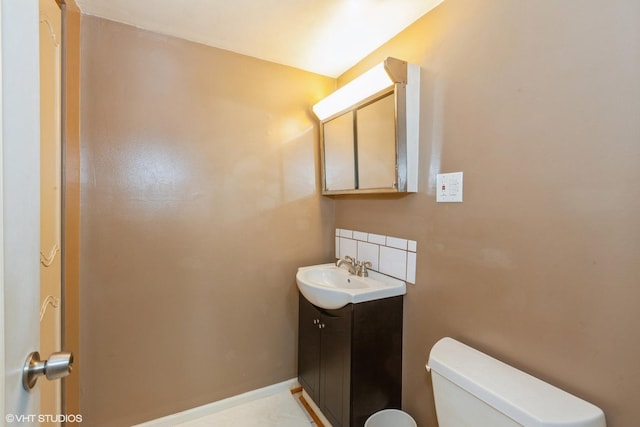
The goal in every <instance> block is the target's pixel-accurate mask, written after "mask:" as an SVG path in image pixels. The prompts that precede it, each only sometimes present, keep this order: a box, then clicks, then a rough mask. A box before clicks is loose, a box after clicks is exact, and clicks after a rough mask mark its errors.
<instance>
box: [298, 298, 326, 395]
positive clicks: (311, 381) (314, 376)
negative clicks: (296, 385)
mask: <svg viewBox="0 0 640 427" xmlns="http://www.w3.org/2000/svg"><path fill="white" fill-rule="evenodd" d="M320 317H321V314H320V311H319V310H318V309H317V308H316V307H315V306H314V305H313V304H311V303H310V302H309V301H307V300H306V299H305V298H304V297H303V296H302V295H300V304H299V314H298V381H299V382H300V385H301V386H302V387H303V388H304V389H305V390H306V392H307V393H308V394H309V396H311V399H313V401H314V402H320V399H319V397H320V395H319V385H320Z"/></svg>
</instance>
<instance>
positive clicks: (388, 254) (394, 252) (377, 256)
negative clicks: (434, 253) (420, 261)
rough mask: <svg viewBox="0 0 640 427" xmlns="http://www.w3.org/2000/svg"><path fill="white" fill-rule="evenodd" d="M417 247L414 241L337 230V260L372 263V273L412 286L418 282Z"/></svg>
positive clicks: (362, 232)
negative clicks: (348, 257)
mask: <svg viewBox="0 0 640 427" xmlns="http://www.w3.org/2000/svg"><path fill="white" fill-rule="evenodd" d="M417 247H418V243H417V242H416V241H415V240H407V239H401V238H398V237H390V236H383V235H381V234H374V233H366V232H364V231H352V230H345V229H340V228H337V229H336V258H344V257H345V256H347V255H348V256H350V257H352V258H355V259H357V260H358V261H370V262H371V264H372V266H371V270H374V271H378V272H380V273H383V274H386V275H388V276H393V277H396V278H398V279H401V280H404V281H406V282H409V283H416V264H417Z"/></svg>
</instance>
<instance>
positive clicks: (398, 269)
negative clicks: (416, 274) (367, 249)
mask: <svg viewBox="0 0 640 427" xmlns="http://www.w3.org/2000/svg"><path fill="white" fill-rule="evenodd" d="M380 273H383V274H388V275H389V276H393V277H400V278H402V279H403V280H406V277H407V251H403V250H401V249H396V248H390V247H388V246H380Z"/></svg>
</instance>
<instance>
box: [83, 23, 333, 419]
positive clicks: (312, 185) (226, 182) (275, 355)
mask: <svg viewBox="0 0 640 427" xmlns="http://www.w3.org/2000/svg"><path fill="white" fill-rule="evenodd" d="M81 59H82V63H81V67H82V68H81V70H82V85H81V93H82V98H81V102H82V104H81V107H82V109H81V111H82V115H81V123H82V126H81V129H82V132H81V182H82V185H81V188H82V193H81V196H82V198H81V200H82V205H81V250H82V263H81V293H80V294H81V344H82V346H81V351H82V356H83V361H82V378H81V381H82V397H81V411H82V414H83V416H84V420H85V423H87V424H89V425H91V426H125V425H131V424H132V423H136V422H140V421H144V420H148V419H152V418H155V417H159V416H162V415H167V414H171V413H175V412H177V411H180V410H184V409H186V408H190V407H194V406H198V405H202V404H206V403H209V402H212V401H215V400H219V399H221V398H225V397H228V396H232V395H236V394H239V393H242V392H246V391H248V390H252V389H256V388H260V387H263V386H266V385H270V384H274V383H277V382H280V381H284V380H287V379H290V378H293V377H295V376H296V360H295V357H296V347H295V346H296V342H297V337H296V334H297V299H296V297H297V290H296V285H295V279H294V276H295V271H296V268H297V267H298V266H300V265H307V264H313V263H318V262H324V261H327V260H328V259H330V258H331V256H332V252H333V240H332V239H333V231H332V230H333V227H334V224H333V201H332V200H331V199H327V198H323V197H321V196H319V194H318V190H319V185H318V176H317V175H318V174H317V173H316V172H314V170H317V168H316V163H317V161H318V155H317V149H316V146H317V131H316V129H315V127H314V126H313V120H312V117H311V114H310V106H311V105H312V104H313V102H315V101H317V100H319V99H321V98H322V97H323V96H325V95H326V94H328V93H329V92H330V91H331V90H332V89H333V88H334V87H335V80H333V79H329V78H325V77H320V76H317V75H314V74H310V73H306V72H302V71H299V70H295V69H292V68H287V67H283V66H280V65H275V64H272V63H267V62H263V61H259V60H256V59H252V58H248V57H244V56H241V55H237V54H232V53H229V52H225V51H221V50H217V49H213V48H209V47H205V46H202V45H198V44H194V43H190V42H186V41H182V40H178V39H174V38H170V37H165V36H161V35H157V34H153V33H149V32H146V31H142V30H138V29H135V28H133V27H129V26H125V25H121V24H117V23H113V22H110V21H105V20H101V19H98V18H94V17H87V16H84V17H83V19H82V48H81Z"/></svg>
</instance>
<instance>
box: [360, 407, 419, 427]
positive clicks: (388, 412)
mask: <svg viewBox="0 0 640 427" xmlns="http://www.w3.org/2000/svg"><path fill="white" fill-rule="evenodd" d="M364 427H417V424H416V422H415V420H414V419H413V418H411V415H409V414H407V413H406V412H403V411H400V410H398V409H384V410H382V411H380V412H376V413H375V414H373V415H371V416H370V417H369V419H368V420H367V422H366V423H364Z"/></svg>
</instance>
